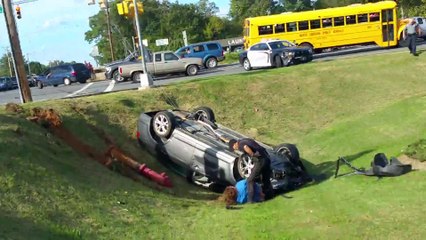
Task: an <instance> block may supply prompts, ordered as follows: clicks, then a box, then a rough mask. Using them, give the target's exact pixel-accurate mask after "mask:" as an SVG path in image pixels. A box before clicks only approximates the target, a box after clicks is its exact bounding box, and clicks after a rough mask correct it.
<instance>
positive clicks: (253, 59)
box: [247, 43, 271, 67]
mask: <svg viewBox="0 0 426 240" xmlns="http://www.w3.org/2000/svg"><path fill="white" fill-rule="evenodd" d="M270 53H271V50H270V49H269V46H268V44H266V43H258V44H256V45H253V46H252V47H251V48H250V50H249V51H248V52H247V58H248V59H249V61H250V64H251V66H252V67H269V66H271V61H270V56H269V55H270Z"/></svg>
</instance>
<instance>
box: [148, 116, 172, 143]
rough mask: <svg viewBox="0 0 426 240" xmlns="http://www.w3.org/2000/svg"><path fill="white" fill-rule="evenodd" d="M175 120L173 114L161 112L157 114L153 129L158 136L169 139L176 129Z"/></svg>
mask: <svg viewBox="0 0 426 240" xmlns="http://www.w3.org/2000/svg"><path fill="white" fill-rule="evenodd" d="M175 125H176V123H175V119H174V116H173V114H172V113H170V112H166V111H161V112H158V113H157V114H155V116H154V119H153V128H154V132H155V134H156V135H157V136H159V137H162V138H166V139H167V138H169V137H170V135H171V134H172V132H173V130H174V128H175Z"/></svg>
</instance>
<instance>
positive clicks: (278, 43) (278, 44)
mask: <svg viewBox="0 0 426 240" xmlns="http://www.w3.org/2000/svg"><path fill="white" fill-rule="evenodd" d="M269 46H270V47H271V49H281V48H286V47H294V46H295V45H294V44H293V43H291V42H287V41H276V42H270V43H269Z"/></svg>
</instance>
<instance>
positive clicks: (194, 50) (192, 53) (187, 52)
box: [175, 42, 225, 68]
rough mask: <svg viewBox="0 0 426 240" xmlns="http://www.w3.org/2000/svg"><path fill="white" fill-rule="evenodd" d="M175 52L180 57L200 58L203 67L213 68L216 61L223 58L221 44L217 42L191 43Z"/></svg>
mask: <svg viewBox="0 0 426 240" xmlns="http://www.w3.org/2000/svg"><path fill="white" fill-rule="evenodd" d="M175 53H176V55H178V56H180V57H181V58H185V57H198V58H201V59H203V64H204V67H206V68H215V67H217V62H220V61H222V60H224V59H225V55H224V54H223V48H222V45H220V43H218V42H205V43H197V44H191V45H188V46H185V47H181V48H179V49H178V50H177V51H176V52H175Z"/></svg>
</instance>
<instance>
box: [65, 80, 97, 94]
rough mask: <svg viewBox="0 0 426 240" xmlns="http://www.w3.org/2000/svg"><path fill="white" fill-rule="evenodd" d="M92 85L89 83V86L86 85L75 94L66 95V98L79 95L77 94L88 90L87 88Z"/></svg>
mask: <svg viewBox="0 0 426 240" xmlns="http://www.w3.org/2000/svg"><path fill="white" fill-rule="evenodd" d="M92 85H93V83H89V84H87V85H86V86H84V87H83V88H81V89H80V90H78V91H75V92H73V93H71V94H68V95H67V97H74V96H75V95H77V94H79V93H81V92H83V91H84V90H86V89H88V88H89V87H90V86H92Z"/></svg>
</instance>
